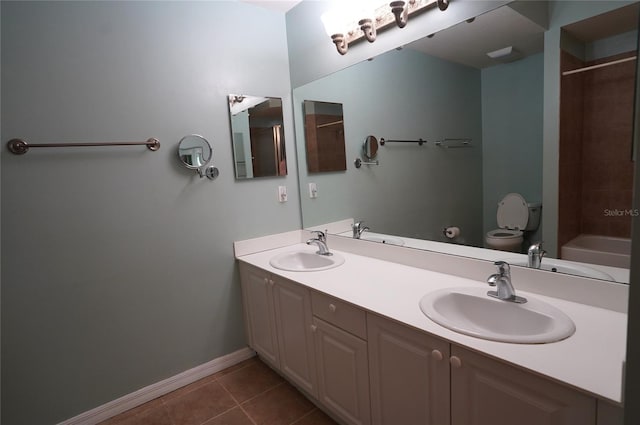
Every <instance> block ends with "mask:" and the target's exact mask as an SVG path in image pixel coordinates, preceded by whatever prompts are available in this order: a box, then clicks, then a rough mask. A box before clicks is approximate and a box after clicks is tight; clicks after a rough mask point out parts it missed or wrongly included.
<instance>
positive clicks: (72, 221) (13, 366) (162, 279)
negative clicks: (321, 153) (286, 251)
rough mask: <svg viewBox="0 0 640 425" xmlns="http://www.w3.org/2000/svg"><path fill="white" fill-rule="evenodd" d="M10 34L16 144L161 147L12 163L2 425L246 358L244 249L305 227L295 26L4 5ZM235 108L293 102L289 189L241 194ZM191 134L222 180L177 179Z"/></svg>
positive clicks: (236, 12) (214, 5)
mask: <svg viewBox="0 0 640 425" xmlns="http://www.w3.org/2000/svg"><path fill="white" fill-rule="evenodd" d="M238 23H242V25H238ZM1 24H2V25H1V28H2V35H1V37H2V87H3V88H4V90H3V91H2V114H3V115H2V129H1V131H2V136H3V137H2V142H3V143H6V141H7V140H8V139H10V138H13V137H21V138H24V139H26V140H28V141H31V142H33V143H38V142H40V143H47V142H56V141H62V142H74V141H75V142H81V141H119V140H146V139H147V138H148V137H157V138H158V139H159V140H160V141H161V143H162V147H161V149H160V150H159V151H158V152H150V151H148V150H147V149H146V148H144V147H122V148H91V149H89V148H86V149H80V148H76V149H40V150H36V149H34V150H32V151H31V152H29V153H28V154H27V155H25V156H22V157H19V156H14V155H11V154H8V153H7V152H3V154H2V405H3V407H4V409H3V412H2V413H3V417H2V423H6V424H12V425H15V424H29V425H34V424H45V423H47V424H48V423H55V422H58V421H61V420H64V419H66V418H69V417H72V416H74V415H76V414H79V413H81V412H83V411H86V410H89V409H91V408H93V407H96V406H98V405H101V404H103V403H105V402H108V401H111V400H113V399H115V398H117V397H120V396H122V395H125V394H128V393H130V392H132V391H134V390H137V389H139V388H141V387H144V386H146V385H150V384H152V383H155V382H157V381H160V380H162V379H164V378H167V377H169V376H172V375H175V374H176V373H180V372H182V371H184V370H187V369H189V368H191V367H194V366H197V365H200V364H202V363H205V362H207V361H210V360H212V359H214V358H217V357H219V356H222V355H225V354H228V353H230V352H233V351H235V350H237V349H240V348H242V347H243V346H244V345H245V339H244V334H243V326H242V317H241V303H240V294H239V287H238V281H237V276H236V270H235V265H234V259H233V250H232V242H233V241H234V240H241V239H246V238H250V237H256V236H261V235H266V234H271V233H277V232H282V231H288V230H293V229H298V228H300V226H301V220H300V212H299V200H298V196H297V192H296V190H295V188H296V187H297V176H296V172H295V170H296V164H295V155H293V152H295V150H294V137H293V125H292V112H291V107H290V105H291V90H290V82H289V77H288V69H289V64H288V53H287V44H286V43H287V41H286V32H285V18H284V15H283V14H281V13H276V12H270V11H267V10H265V9H262V8H258V7H255V6H250V5H246V4H243V3H239V2H193V3H191V2H176V3H174V2H16V3H11V2H3V3H2V22H1ZM229 93H246V94H252V95H258V96H275V97H282V98H283V100H284V105H285V108H284V113H285V135H286V140H287V150H288V151H289V152H290V153H291V154H290V155H289V156H288V157H289V161H290V162H289V175H288V176H287V177H286V178H276V179H266V180H253V181H249V182H246V181H243V182H236V181H235V180H234V178H233V175H234V173H233V168H232V166H233V159H232V152H231V135H230V130H229V117H228V110H227V100H226V95H227V94H229ZM188 133H199V134H202V135H203V136H204V137H206V138H207V139H209V140H210V142H212V144H213V151H214V160H213V163H214V165H216V166H218V167H219V168H220V171H221V176H220V177H219V178H218V179H217V180H216V181H214V182H210V181H208V180H207V179H200V178H198V177H196V176H195V173H194V172H192V171H189V170H187V169H183V168H181V167H180V166H179V164H178V159H177V142H178V140H179V139H180V138H181V137H182V136H184V135H186V134H188ZM3 149H4V148H3ZM284 184H286V185H287V186H288V187H289V202H288V203H285V204H280V203H278V202H277V186H278V185H284Z"/></svg>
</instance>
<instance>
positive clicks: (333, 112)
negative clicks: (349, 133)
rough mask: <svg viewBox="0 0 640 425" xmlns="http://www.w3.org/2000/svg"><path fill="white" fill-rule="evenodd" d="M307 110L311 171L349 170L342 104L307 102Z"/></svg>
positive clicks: (308, 151)
mask: <svg viewBox="0 0 640 425" xmlns="http://www.w3.org/2000/svg"><path fill="white" fill-rule="evenodd" d="M303 108H304V139H305V145H306V153H307V155H306V156H307V170H308V171H309V172H310V173H319V172H327V171H344V170H346V169H347V157H346V153H345V148H344V116H343V115H342V104H341V103H331V102H318V101H313V100H305V101H304V102H303Z"/></svg>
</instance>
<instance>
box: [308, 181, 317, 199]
mask: <svg viewBox="0 0 640 425" xmlns="http://www.w3.org/2000/svg"><path fill="white" fill-rule="evenodd" d="M317 197H318V187H317V186H316V184H315V183H309V198H311V199H314V198H317Z"/></svg>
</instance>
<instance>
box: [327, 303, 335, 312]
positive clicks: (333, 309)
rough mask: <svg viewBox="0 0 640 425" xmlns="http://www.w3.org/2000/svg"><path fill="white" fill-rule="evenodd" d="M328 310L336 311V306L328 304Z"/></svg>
mask: <svg viewBox="0 0 640 425" xmlns="http://www.w3.org/2000/svg"><path fill="white" fill-rule="evenodd" d="M329 311H330V312H332V313H335V312H336V306H335V305H334V304H329Z"/></svg>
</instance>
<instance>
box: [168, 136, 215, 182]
mask: <svg viewBox="0 0 640 425" xmlns="http://www.w3.org/2000/svg"><path fill="white" fill-rule="evenodd" d="M178 158H180V162H182V165H184V166H185V167H187V168H188V169H190V170H196V172H197V173H198V175H200V177H207V178H208V179H209V180H213V179H215V178H216V177H218V175H219V174H220V172H219V171H218V169H217V168H216V167H214V166H209V167H206V165H207V164H208V163H209V162H210V161H211V159H212V158H213V149H212V148H211V145H210V144H209V141H208V140H207V139H205V138H204V137H202V136H200V135H198V134H189V135H187V136H184V137H183V138H182V139H180V142H179V143H178Z"/></svg>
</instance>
